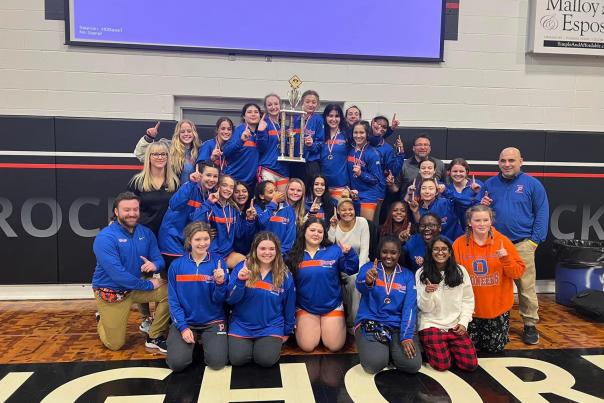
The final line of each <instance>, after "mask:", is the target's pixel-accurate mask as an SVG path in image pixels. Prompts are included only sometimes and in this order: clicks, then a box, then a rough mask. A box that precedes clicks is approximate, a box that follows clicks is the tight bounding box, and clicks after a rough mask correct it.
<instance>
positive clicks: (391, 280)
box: [380, 262, 399, 304]
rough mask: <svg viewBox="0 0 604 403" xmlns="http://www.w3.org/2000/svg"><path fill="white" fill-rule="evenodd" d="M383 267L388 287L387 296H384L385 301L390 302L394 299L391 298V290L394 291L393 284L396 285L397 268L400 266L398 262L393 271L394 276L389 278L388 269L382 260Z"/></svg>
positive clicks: (386, 287)
mask: <svg viewBox="0 0 604 403" xmlns="http://www.w3.org/2000/svg"><path fill="white" fill-rule="evenodd" d="M380 265H381V267H382V272H383V273H384V288H385V289H386V298H384V303H385V304H389V303H390V302H391V301H392V300H391V299H390V291H392V286H393V285H394V279H395V278H396V270H397V269H398V268H399V265H398V264H397V265H396V267H395V268H394V271H393V272H392V276H391V277H390V279H388V275H387V274H386V269H384V265H383V264H382V263H381V262H380Z"/></svg>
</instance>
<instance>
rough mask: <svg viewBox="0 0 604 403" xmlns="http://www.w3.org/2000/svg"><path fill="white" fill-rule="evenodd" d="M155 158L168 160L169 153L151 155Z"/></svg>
mask: <svg viewBox="0 0 604 403" xmlns="http://www.w3.org/2000/svg"><path fill="white" fill-rule="evenodd" d="M151 156H152V157H153V158H168V153H151Z"/></svg>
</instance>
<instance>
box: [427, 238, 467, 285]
mask: <svg viewBox="0 0 604 403" xmlns="http://www.w3.org/2000/svg"><path fill="white" fill-rule="evenodd" d="M438 241H440V242H442V243H444V244H445V245H447V248H449V260H448V261H447V263H446V264H445V270H444V275H445V285H446V286H448V287H451V288H452V287H457V286H458V285H460V284H461V283H463V273H462V272H461V269H460V268H459V266H458V265H457V262H456V261H455V256H454V254H453V245H452V244H451V241H449V240H448V239H447V238H445V237H443V236H439V237H437V238H435V239H433V240H432V241H431V242H430V243H429V244H428V247H427V248H426V256H425V257H424V267H423V271H422V274H420V276H419V280H420V282H421V283H422V284H427V282H428V280H430V282H431V283H432V284H438V283H440V282H441V280H442V279H443V275H442V273H441V271H440V270H439V269H438V267H436V262H435V261H434V258H433V257H432V248H433V247H434V244H435V243H436V242H438Z"/></svg>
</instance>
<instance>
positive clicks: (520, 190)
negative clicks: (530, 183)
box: [516, 185, 524, 193]
mask: <svg viewBox="0 0 604 403" xmlns="http://www.w3.org/2000/svg"><path fill="white" fill-rule="evenodd" d="M516 193H524V185H516Z"/></svg>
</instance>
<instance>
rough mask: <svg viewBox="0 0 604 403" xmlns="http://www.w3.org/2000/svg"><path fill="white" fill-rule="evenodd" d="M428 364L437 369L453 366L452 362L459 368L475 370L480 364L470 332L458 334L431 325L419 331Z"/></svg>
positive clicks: (443, 369) (446, 368) (442, 369)
mask: <svg viewBox="0 0 604 403" xmlns="http://www.w3.org/2000/svg"><path fill="white" fill-rule="evenodd" d="M419 338H420V340H421V342H422V345H423V346H424V351H425V353H426V358H427V359H428V364H430V366H431V367H432V368H434V369H436V370H437V371H446V370H448V369H449V368H451V364H452V362H454V363H455V365H457V367H458V368H459V369H463V370H464V371H474V370H475V369H476V367H477V366H478V359H477V358H476V349H474V345H473V344H472V340H471V339H470V336H469V335H468V333H464V334H462V335H457V334H455V333H453V331H452V330H448V331H447V330H444V329H437V328H435V327H429V328H427V329H424V330H420V331H419Z"/></svg>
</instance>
